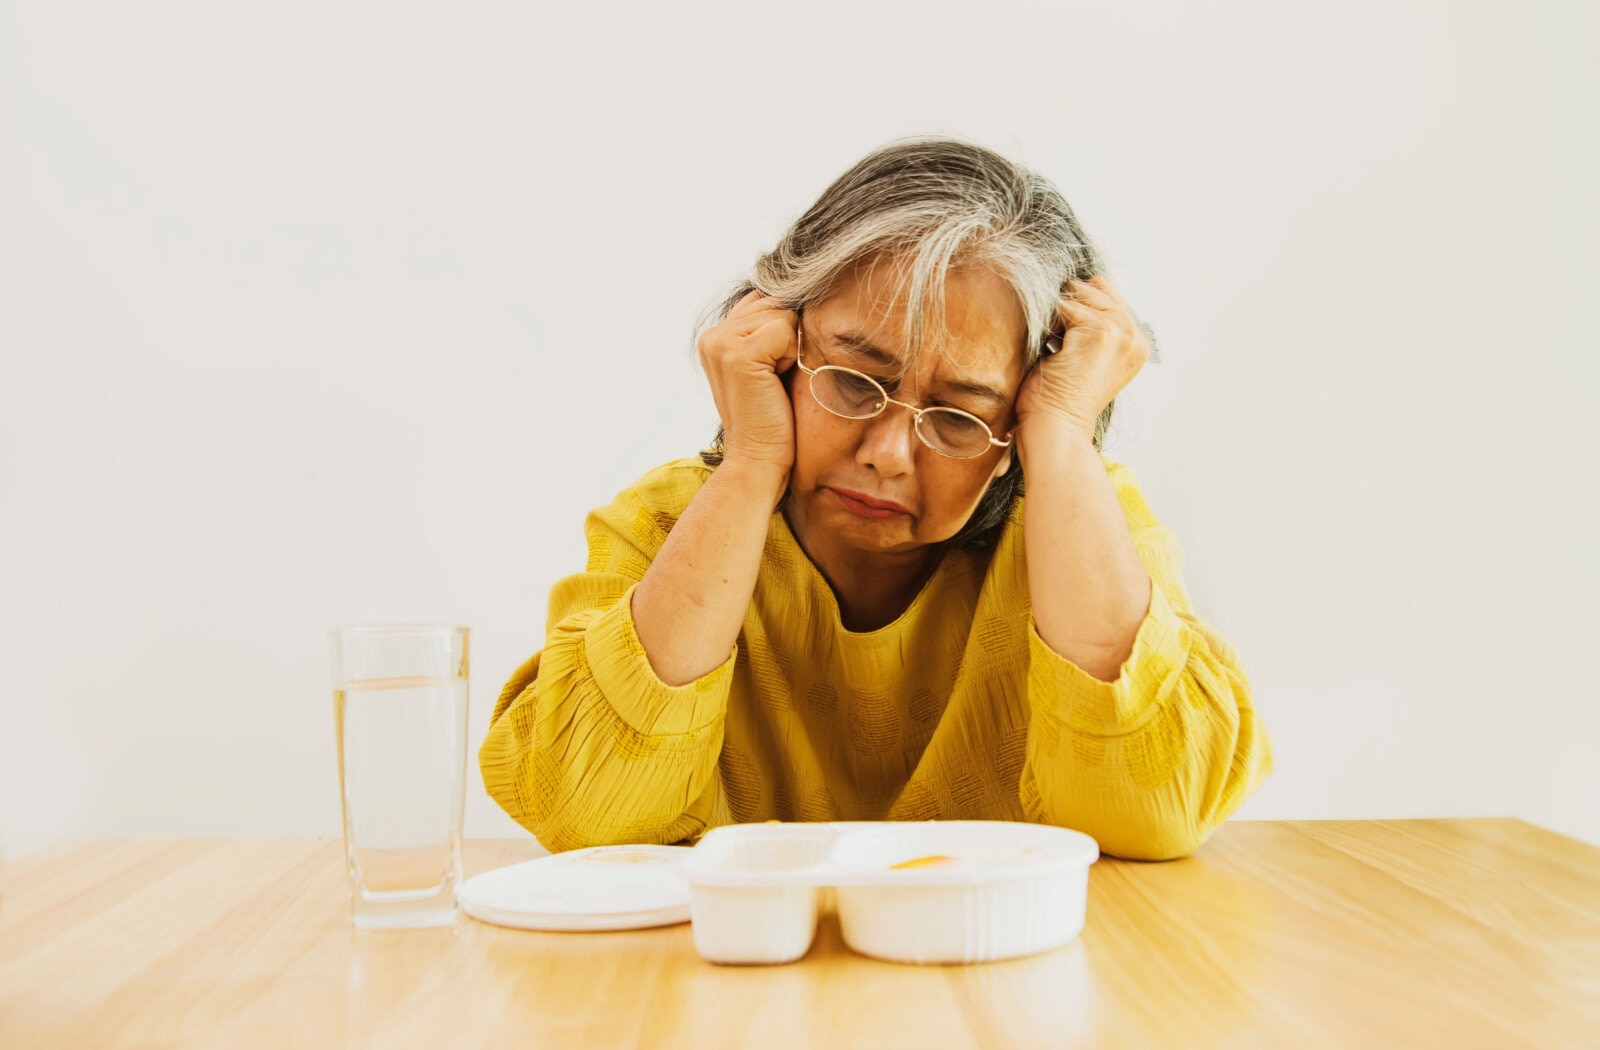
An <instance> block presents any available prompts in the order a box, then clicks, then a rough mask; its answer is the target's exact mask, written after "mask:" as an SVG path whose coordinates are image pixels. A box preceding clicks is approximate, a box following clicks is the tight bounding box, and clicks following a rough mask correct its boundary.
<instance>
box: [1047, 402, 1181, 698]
mask: <svg viewBox="0 0 1600 1050" xmlns="http://www.w3.org/2000/svg"><path fill="white" fill-rule="evenodd" d="M1054 422H1055V421H1054V420H1050V419H1048V418H1036V419H1033V420H1030V421H1029V428H1028V429H1029V432H1028V434H1027V436H1026V439H1022V438H1020V437H1019V442H1018V453H1019V455H1020V456H1021V457H1022V462H1023V466H1024V469H1025V470H1026V471H1027V479H1028V480H1027V498H1026V500H1025V503H1024V506H1025V511H1024V520H1023V536H1024V543H1025V547H1026V550H1027V556H1028V590H1029V592H1030V594H1031V597H1032V601H1033V621H1034V626H1035V628H1036V629H1037V630H1038V632H1039V637H1040V638H1041V639H1042V640H1043V641H1044V643H1045V644H1046V645H1048V646H1049V647H1050V648H1051V649H1053V650H1055V651H1056V652H1058V653H1060V654H1061V655H1062V656H1064V657H1066V658H1067V659H1068V660H1071V661H1072V662H1073V663H1074V664H1077V665H1078V666H1079V667H1081V668H1083V670H1085V671H1086V672H1088V673H1089V674H1091V675H1093V676H1094V677H1096V678H1098V679H1100V680H1101V681H1105V682H1113V681H1116V679H1117V676H1118V674H1119V673H1120V671H1121V669H1122V664H1123V661H1125V660H1127V658H1128V656H1129V654H1130V653H1132V651H1133V640H1134V637H1135V636H1136V635H1137V634H1138V632H1139V624H1140V623H1142V622H1143V620H1144V617H1145V614H1146V613H1147V612H1148V611H1149V609H1150V575H1149V573H1147V572H1146V571H1145V567H1144V563H1143V562H1141V561H1140V560H1139V552H1138V549H1137V548H1136V547H1135V546H1134V543H1133V533H1132V532H1131V531H1129V529H1128V523H1127V520H1126V519H1125V518H1124V517H1123V513H1122V504H1121V502H1120V501H1119V500H1118V499H1117V492H1116V488H1115V487H1114V486H1113V485H1112V483H1111V479H1110V478H1109V477H1108V476H1107V474H1106V469H1105V464H1104V463H1103V462H1101V459H1100V455H1099V453H1098V452H1096V451H1095V448H1094V444H1093V442H1092V441H1091V440H1090V437H1089V434H1088V433H1086V432H1084V431H1082V430H1081V429H1080V428H1077V427H1074V426H1070V425H1066V424H1062V425H1060V426H1053V424H1054Z"/></svg>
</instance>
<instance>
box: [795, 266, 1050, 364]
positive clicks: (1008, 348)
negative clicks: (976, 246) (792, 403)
mask: <svg viewBox="0 0 1600 1050" xmlns="http://www.w3.org/2000/svg"><path fill="white" fill-rule="evenodd" d="M940 291H941V292H942V295H938V296H930V297H925V298H926V301H923V302H913V301H912V300H911V293H910V291H909V281H908V280H907V277H906V274H905V270H904V267H903V266H902V265H899V264H895V263H889V262H884V261H881V260H879V261H876V262H870V263H865V264H861V265H858V266H857V267H856V268H855V269H854V270H853V271H851V272H850V273H848V274H847V275H846V277H845V278H844V279H843V280H841V281H840V282H839V284H838V285H837V286H836V287H835V288H834V290H833V291H832V292H831V293H830V294H829V295H828V296H826V297H825V298H823V299H822V300H820V301H818V302H816V303H814V304H812V305H810V306H807V307H806V310H805V312H806V314H807V315H808V317H809V318H810V319H811V320H810V322H809V323H808V324H807V325H806V328H807V332H806V334H807V337H808V338H813V339H820V340H821V341H822V342H823V346H822V349H823V350H824V351H828V350H837V351H838V352H841V353H845V354H848V355H850V356H851V357H852V358H854V359H856V360H857V361H858V362H864V363H870V364H872V365H874V366H875V367H876V368H878V369H881V370H884V371H886V372H890V373H893V374H896V375H907V374H915V375H918V376H919V377H925V378H929V379H931V378H933V377H934V376H935V375H938V376H940V377H941V378H952V377H963V376H966V377H973V378H976V379H987V380H989V381H990V382H991V383H992V384H997V385H1001V386H1006V387H1009V388H1014V387H1015V382H1014V381H1013V380H1016V379H1020V373H1021V370H1022V368H1023V365H1024V358H1025V356H1026V354H1025V347H1024V345H1023V344H1024V342H1025V340H1026V336H1027V321H1026V318H1025V317H1024V315H1023V312H1022V305H1021V303H1020V302H1019V301H1018V300H1017V296H1016V293H1015V292H1014V291H1013V290H1012V288H1011V286H1010V285H1009V284H1008V283H1007V282H1006V281H1005V279H1004V278H1002V277H1001V276H999V275H998V274H996V273H994V272H993V271H990V270H987V269H984V268H980V267H959V268H952V269H950V270H949V271H947V272H946V273H945V274H944V282H943V287H942V289H940Z"/></svg>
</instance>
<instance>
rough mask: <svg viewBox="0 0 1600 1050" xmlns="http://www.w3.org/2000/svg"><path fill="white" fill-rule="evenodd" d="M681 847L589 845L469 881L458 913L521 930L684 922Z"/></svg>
mask: <svg viewBox="0 0 1600 1050" xmlns="http://www.w3.org/2000/svg"><path fill="white" fill-rule="evenodd" d="M693 852H694V851H693V850H692V849H690V848H689V847H687V846H595V847H593V848H591V849H580V850H573V851H571V852H570V853H556V854H553V855H551V856H548V857H540V858H539V859H538V860H530V861H525V862H523V863H521V864H512V865H510V866H509V867H505V868H496V869H495V870H494V871H486V872H484V873H483V874H481V875H475V876H473V877H472V878H470V879H468V880H467V881H466V883H465V884H464V885H462V887H461V910H462V911H464V912H466V913H467V914H468V915H470V916H472V917H473V918H474V919H478V920H480V921H482V922H489V923H493V924H495V925H496V926H512V927H515V928H517V929H522V930H637V929H644V928H647V927H651V926H671V925H674V924H676V923H680V922H688V921H689V885H688V883H686V882H684V881H683V878H682V876H680V875H679V874H678V867H679V865H681V864H682V863H683V861H684V860H685V859H686V858H687V857H688V856H689V854H691V853H693Z"/></svg>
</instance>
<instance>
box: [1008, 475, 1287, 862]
mask: <svg viewBox="0 0 1600 1050" xmlns="http://www.w3.org/2000/svg"><path fill="white" fill-rule="evenodd" d="M1107 470H1108V472H1109V474H1110V476H1111V479H1112V482H1113V484H1115V485H1116V488H1117V495H1118V498H1119V499H1120V500H1121V502H1122V506H1123V512H1124V515H1125V516H1126V518H1127V521H1128V526H1129V528H1130V529H1131V530H1132V531H1133V537H1134V542H1135V545H1136V547H1137V548H1138V551H1139V557H1140V559H1141V560H1142V561H1143V562H1144V566H1145V569H1146V570H1147V571H1148V572H1149V574H1150V580H1151V594H1150V609H1149V611H1148V612H1147V613H1146V615H1145V618H1144V621H1143V622H1142V623H1141V624H1140V626H1139V630H1138V633H1137V635H1136V637H1135V639H1134V644H1133V651H1132V653H1131V654H1129V656H1128V659H1127V660H1126V661H1125V662H1124V663H1123V665H1122V670H1121V673H1120V674H1119V675H1118V677H1117V679H1116V681H1114V682H1104V681H1101V680H1100V679H1098V678H1095V677H1094V676H1093V675H1091V674H1089V673H1088V672H1086V671H1084V670H1083V669H1082V668H1080V667H1078V666H1077V665H1076V664H1074V663H1072V662H1071V661H1070V660H1068V659H1066V658H1065V657H1063V656H1061V655H1060V654H1059V653H1057V652H1056V651H1055V650H1053V649H1051V648H1050V647H1049V646H1048V645H1046V644H1045V642H1044V640H1043V639H1042V638H1040V637H1039V633H1038V631H1037V630H1035V629H1032V628H1030V630H1029V655H1030V662H1029V672H1028V693H1029V702H1030V705H1031V708H1032V714H1031V724H1030V727H1029V733H1028V744H1027V760H1026V771H1025V775H1024V778H1023V796H1024V797H1023V803H1024V805H1025V806H1026V807H1027V808H1028V809H1029V810H1030V811H1032V812H1033V814H1034V815H1035V816H1036V817H1037V819H1040V820H1044V821H1047V822H1049V823H1051V824H1058V825H1061V826H1063V827H1070V828H1076V829H1078V830H1080V831H1083V832H1086V833H1087V834H1089V835H1092V836H1094V838H1095V839H1096V840H1097V841H1098V842H1099V843H1100V848H1101V849H1102V850H1104V851H1105V852H1106V853H1109V854H1112V855H1114V856H1119V857H1130V858H1135V859H1144V860H1161V859H1168V858H1172V857H1181V856H1186V855H1188V854H1190V853H1193V852H1194V851H1195V850H1196V849H1197V848H1199V846H1200V845H1201V844H1202V843H1203V842H1204V841H1205V839H1206V837H1207V836H1208V835H1209V834H1210V833H1211V831H1212V830H1213V829H1215V828H1216V827H1217V826H1218V825H1219V824H1221V823H1222V822H1223V821H1224V820H1226V819H1227V817H1228V815H1229V814H1231V813H1232V812H1233V811H1234V810H1235V809H1237V808H1238V807H1239V804H1240V803H1241V802H1243V801H1244V799H1245V797H1246V796H1247V795H1249V794H1250V793H1251V792H1252V791H1253V790H1255V788H1256V786H1257V785H1258V784H1259V783H1260V782H1261V779H1262V778H1263V777H1264V776H1266V774H1267V773H1268V772H1270V771H1271V769H1272V751H1271V746H1270V744H1269V742H1268V740H1267V737H1266V734H1265V732H1264V731H1263V729H1262V727H1261V725H1260V724H1259V723H1258V722H1257V720H1256V716H1255V709H1254V706H1253V704H1252V702H1251V696H1250V684H1249V682H1248V680H1247V679H1246V677H1245V674H1244V670H1243V669H1242V668H1241V667H1240V665H1239V658H1238V655H1237V654H1236V653H1235V652H1234V650H1233V647H1232V646H1230V645H1229V644H1228V642H1227V641H1226V640H1225V639H1224V638H1223V637H1222V636H1221V635H1220V634H1219V633H1217V631H1216V630H1215V629H1214V628H1213V627H1211V626H1210V625H1208V624H1206V623H1204V622H1202V621H1201V620H1199V619H1198V618H1197V617H1196V616H1195V615H1194V611H1193V609H1192V608H1191V606H1190V603H1189V597H1188V595H1187V593H1186V592H1185V591H1184V587H1183V582H1182V552H1181V548H1180V547H1179V545H1178V542H1177V539H1176V537H1174V536H1173V534H1172V533H1171V532H1170V531H1169V530H1167V529H1166V528H1165V527H1164V526H1162V525H1161V524H1160V523H1159V522H1157V521H1156V519H1155V516H1154V515H1153V514H1152V513H1151V512H1150V508H1149V506H1148V505H1147V504H1146V502H1145V499H1144V497H1143V495H1141V494H1140V492H1139V490H1138V487H1137V484H1136V483H1135V481H1134V478H1133V475H1132V472H1131V471H1129V470H1128V469H1127V468H1126V467H1124V466H1122V465H1120V464H1115V463H1109V462H1108V463H1107Z"/></svg>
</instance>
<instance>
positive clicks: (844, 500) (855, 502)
mask: <svg viewBox="0 0 1600 1050" xmlns="http://www.w3.org/2000/svg"><path fill="white" fill-rule="evenodd" d="M828 491H829V492H831V493H833V496H834V498H835V499H837V500H838V501H839V502H840V503H841V504H842V505H843V506H844V509H845V510H848V511H849V512H850V513H852V514H856V515H859V516H861V517H863V518H872V519H874V520H878V521H882V520H884V519H886V518H898V517H901V516H902V515H908V514H910V513H911V511H910V510H908V509H906V508H905V507H902V506H901V505H900V504H898V503H895V502H893V501H891V500H882V499H873V498H872V497H871V496H869V495H867V494H866V493H865V492H851V491H850V490H849V489H836V488H831V487H830V488H829V489H828Z"/></svg>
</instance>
